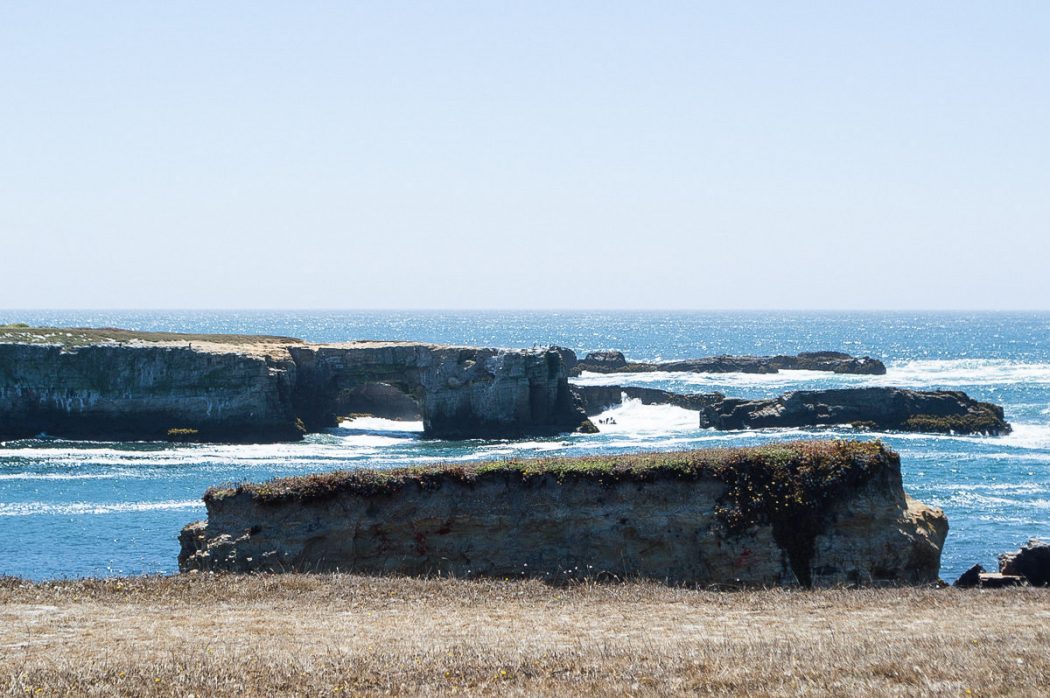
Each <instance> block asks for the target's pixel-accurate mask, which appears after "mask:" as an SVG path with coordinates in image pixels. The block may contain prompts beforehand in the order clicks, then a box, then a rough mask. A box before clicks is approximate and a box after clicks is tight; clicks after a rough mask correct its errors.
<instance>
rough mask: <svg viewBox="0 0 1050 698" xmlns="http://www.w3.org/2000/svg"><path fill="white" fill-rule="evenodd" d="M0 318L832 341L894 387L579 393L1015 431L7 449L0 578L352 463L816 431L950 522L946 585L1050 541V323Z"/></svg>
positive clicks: (158, 532)
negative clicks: (252, 490)
mask: <svg viewBox="0 0 1050 698" xmlns="http://www.w3.org/2000/svg"><path fill="white" fill-rule="evenodd" d="M0 322H27V323H30V324H34V325H55V326H115V327H126V328H132V329H139V330H170V331H192V332H238V333H266V334H281V335H288V336H295V337H302V338H304V339H307V340H312V341H345V340H349V339H408V340H419V341H428V342H440V343H454V344H467V345H483V346H498V347H531V346H534V345H546V344H558V345H561V346H567V347H571V348H573V349H575V350H577V351H578V352H580V353H581V354H582V352H586V351H591V350H595V349H605V348H617V349H622V350H623V351H624V352H625V353H626V354H627V355H628V356H629V357H631V358H634V359H638V360H656V359H683V358H690V357H697V356H707V355H712V354H721V353H727V354H777V353H790V354H793V353H797V352H799V351H813V350H823V349H834V350H841V351H846V352H849V353H851V354H857V355H863V354H868V355H871V356H875V357H879V358H881V359H883V360H884V361H885V362H886V364H887V367H888V373H887V375H885V376H838V375H833V374H826V373H817V372H809V371H787V372H781V373H780V374H777V375H743V374H740V375H737V374H723V375H717V374H711V375H705V374H672V373H652V374H640V375H639V374H632V375H621V376H608V375H601V376H599V375H590V376H587V375H585V376H583V377H581V378H580V379H579V380H580V382H585V383H587V382H589V383H595V384H597V383H610V384H627V385H647V386H652V387H659V388H664V389H669V390H676V391H679V392H689V391H697V392H706V391H712V390H718V391H721V392H724V393H726V394H728V395H733V396H742V397H749V396H769V395H775V394H779V393H781V392H784V391H787V390H793V389H807V388H824V387H845V386H856V385H896V386H902V387H912V388H921V389H937V388H947V389H954V390H964V391H966V392H967V393H969V394H970V395H971V396H973V397H975V398H978V399H981V400H988V401H992V402H996V403H999V404H1001V405H1003V406H1004V407H1005V409H1006V417H1007V419H1008V420H1009V421H1010V422H1012V423H1013V425H1014V433H1013V434H1010V435H1008V436H1003V437H974V436H966V437H963V436H958V437H957V436H924V435H915V434H856V433H855V432H853V431H851V430H849V429H842V430H825V431H805V430H791V431H745V432H713V431H702V430H700V429H699V428H698V427H697V418H696V415H695V413H692V412H688V411H686V410H681V409H679V408H675V407H669V406H642V405H639V404H636V403H632V402H628V403H627V404H625V405H623V406H622V407H619V408H617V409H616V410H613V411H612V412H611V414H610V415H608V416H612V417H613V418H614V419H615V422H616V423H615V424H614V425H609V426H604V427H603V429H604V431H603V433H601V434H598V435H592V436H585V435H566V436H562V437H555V438H544V439H529V440H521V441H468V442H443V441H423V440H422V439H420V430H421V428H422V425H421V424H415V423H410V422H389V421H385V420H378V419H365V420H360V419H359V420H354V421H353V422H348V423H345V424H344V425H343V426H342V427H340V428H338V429H334V430H332V431H331V432H330V433H326V434H315V435H311V436H310V437H308V438H307V439H306V440H305V441H303V442H301V443H295V444H269V445H189V444H186V445H171V444H160V443H93V442H70V441H19V442H8V443H4V444H0V574H6V575H18V576H24V577H28V578H32V579H47V578H55V577H80V576H110V575H126V574H143V573H168V572H173V571H175V570H176V555H177V552H178V545H177V542H176V536H177V534H178V531H179V529H180V528H181V527H182V526H183V525H184V524H185V523H187V522H189V521H193V520H196V519H199V518H203V516H204V507H203V505H202V504H201V501H200V496H201V494H202V493H203V492H204V490H205V489H206V488H207V487H209V486H211V485H215V484H222V483H233V482H239V481H246V480H261V479H267V478H270V477H274V476H279V475H290V474H298V473H304V472H312V471H319V470H333V469H338V468H352V467H357V466H378V467H385V466H397V465H406V464H418V463H425V462H433V461H442V462H447V461H457V460H460V461H469V460H478V459H487V458H494V457H504V456H510V455H528V454H536V455H539V454H550V453H560V454H576V453H615V452H626V451H635V450H642V449H654V450H656V449H681V448H691V447H703V446H716V445H717V446H722V445H738V444H739V445H745V444H757V443H768V442H770V441H774V440H786V439H799V438H813V437H814V436H818V437H836V436H841V437H857V438H864V439H868V438H882V439H883V440H884V441H886V442H887V443H888V444H889V445H891V446H892V447H893V448H895V449H896V450H898V451H899V452H900V454H901V457H902V462H903V473H904V482H905V487H906V489H907V490H908V491H909V492H910V493H911V494H912V495H913V496H915V497H917V498H919V499H921V500H922V501H924V502H927V503H929V504H933V505H936V506H939V507H941V508H943V509H944V510H945V512H946V513H947V514H948V518H949V521H950V524H951V532H950V533H949V536H948V542H947V544H946V546H945V550H944V556H943V561H942V576H943V577H944V578H945V579H953V578H954V577H955V576H957V575H958V574H959V573H961V572H962V570H964V569H965V568H966V567H968V566H969V565H971V564H973V563H975V562H980V563H982V564H984V565H985V566H986V567H993V566H994V563H995V556H996V554H998V553H999V552H1002V551H1004V550H1008V549H1012V548H1015V547H1017V546H1018V545H1019V544H1021V543H1023V542H1024V541H1025V540H1026V539H1027V538H1028V537H1029V536H1044V537H1048V536H1050V314H1047V313H994V314H993V313H818V312H804V313H803V312H798V313H775V312H717V313H715V312H666V313H665V312H646V313H636V312H607V311H602V312H578V311H571V312H570V311H565V312H407V311H397V312H395V311H382V312H380V311H376V312H329V311H326V312H285V311H281V312H276V311H275V312H261V311H252V312H203V311H179V312H176V311H172V312H156V311H150V312H116V311H114V312H100V311H78V312H72V311H63V312H42V311H3V312H2V313H0Z"/></svg>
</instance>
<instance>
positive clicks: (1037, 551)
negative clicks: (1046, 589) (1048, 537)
mask: <svg viewBox="0 0 1050 698" xmlns="http://www.w3.org/2000/svg"><path fill="white" fill-rule="evenodd" d="M999 571H1000V572H1001V573H1003V574H1005V575H1018V576H1021V577H1024V579H1025V580H1027V582H1028V583H1029V584H1031V585H1032V586H1037V587H1043V586H1050V542H1047V541H1044V540H1039V539H1038V538H1031V539H1029V541H1028V542H1027V543H1026V544H1025V545H1024V546H1022V547H1021V549H1020V550H1015V551H1013V552H1009V553H1003V554H1002V555H1000V556H999Z"/></svg>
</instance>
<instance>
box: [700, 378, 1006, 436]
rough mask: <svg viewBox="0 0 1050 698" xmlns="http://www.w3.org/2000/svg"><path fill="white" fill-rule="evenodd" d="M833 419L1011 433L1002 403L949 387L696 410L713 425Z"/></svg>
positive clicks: (729, 403)
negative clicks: (1000, 404) (975, 398)
mask: <svg viewBox="0 0 1050 698" xmlns="http://www.w3.org/2000/svg"><path fill="white" fill-rule="evenodd" d="M832 424H853V425H856V426H862V427H868V428H872V429H892V430H899V431H920V432H935V433H936V432H943V433H948V432H955V433H959V434H972V433H986V434H1008V433H1010V425H1009V424H1008V423H1007V422H1006V421H1005V419H1004V416H1003V408H1002V407H999V406H998V405H993V404H991V403H987V402H978V401H977V400H974V399H972V398H970V397H969V396H968V395H966V393H962V392H958V391H949V390H938V391H918V390H905V389H903V388H845V389H840V390H798V391H795V392H791V393H785V394H784V395H782V396H780V397H778V398H773V399H768V400H744V399H739V398H725V399H723V400H721V401H718V402H714V403H712V404H709V405H706V406H704V407H703V408H702V409H701V411H700V426H701V427H705V428H706V427H714V428H715V429H764V428H773V427H804V426H821V425H832Z"/></svg>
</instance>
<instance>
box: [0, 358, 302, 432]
mask: <svg viewBox="0 0 1050 698" xmlns="http://www.w3.org/2000/svg"><path fill="white" fill-rule="evenodd" d="M294 383H295V365H294V363H293V362H292V361H291V360H290V358H289V357H287V355H285V357H284V358H280V357H278V358H274V357H271V356H265V355H247V354H240V353H222V352H211V351H203V350H195V349H192V348H189V347H188V346H187V345H186V344H184V345H183V346H180V347H176V346H136V347H122V346H104V345H92V346H83V347H78V348H75V349H67V348H64V347H61V346H55V345H47V344H0V438H20V437H31V436H34V435H36V434H39V433H41V432H46V433H48V434H51V435H56V436H63V437H67V438H84V439H96V440H97V439H128V440H137V439H146V440H150V439H165V438H167V435H168V430H170V429H189V430H195V433H193V434H189V433H188V432H187V435H190V436H192V437H193V438H195V439H201V440H222V441H280V440H287V439H296V438H299V437H301V432H300V431H299V430H297V429H296V422H295V414H294V413H293V411H292V409H291V400H290V398H291V393H292V387H293V386H294Z"/></svg>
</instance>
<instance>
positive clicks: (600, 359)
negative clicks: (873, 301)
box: [570, 351, 886, 376]
mask: <svg viewBox="0 0 1050 698" xmlns="http://www.w3.org/2000/svg"><path fill="white" fill-rule="evenodd" d="M780 370H807V371H830V372H832V373H850V374H865V375H882V374H884V373H886V366H885V365H884V364H883V363H882V362H881V361H879V360H878V359H873V358H871V357H870V356H864V357H859V358H858V357H854V356H850V355H849V354H843V353H841V352H836V351H819V352H803V353H801V354H798V355H797V356H727V355H723V356H709V357H707V358H703V359H686V360H683V361H661V362H635V361H627V360H626V359H625V358H624V355H623V353H621V352H619V351H600V352H592V353H590V354H588V355H587V356H585V357H584V358H583V359H581V360H580V361H578V362H577V363H576V365H575V366H574V367H573V368H572V370H571V371H570V375H574V376H576V375H580V374H581V373H583V372H584V371H590V372H592V373H649V372H653V371H670V372H691V373H777V372H778V371H780Z"/></svg>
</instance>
